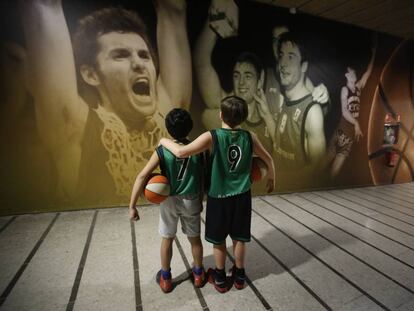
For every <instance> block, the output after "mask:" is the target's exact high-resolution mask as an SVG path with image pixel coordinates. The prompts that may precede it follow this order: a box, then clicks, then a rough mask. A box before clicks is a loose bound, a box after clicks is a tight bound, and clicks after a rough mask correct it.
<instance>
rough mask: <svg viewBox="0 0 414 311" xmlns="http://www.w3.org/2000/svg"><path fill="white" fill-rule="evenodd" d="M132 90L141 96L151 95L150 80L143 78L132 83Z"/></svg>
mask: <svg viewBox="0 0 414 311" xmlns="http://www.w3.org/2000/svg"><path fill="white" fill-rule="evenodd" d="M132 91H133V92H134V94H135V95H139V96H149V95H150V87H149V83H148V80H146V79H142V80H138V81H136V82H134V84H133V85H132Z"/></svg>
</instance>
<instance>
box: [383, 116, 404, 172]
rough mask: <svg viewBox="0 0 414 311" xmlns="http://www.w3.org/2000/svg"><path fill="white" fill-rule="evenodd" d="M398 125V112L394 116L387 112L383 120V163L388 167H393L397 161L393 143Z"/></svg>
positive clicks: (396, 139)
mask: <svg viewBox="0 0 414 311" xmlns="http://www.w3.org/2000/svg"><path fill="white" fill-rule="evenodd" d="M399 127H400V114H398V113H397V114H396V115H395V118H394V117H393V115H392V114H391V113H387V114H386V115H385V120H384V140H383V147H384V148H385V149H386V152H385V164H386V165H387V166H388V167H394V166H395V165H396V164H397V162H398V158H399V155H398V153H397V151H396V150H395V148H394V145H395V144H396V143H397V141H398V134H399Z"/></svg>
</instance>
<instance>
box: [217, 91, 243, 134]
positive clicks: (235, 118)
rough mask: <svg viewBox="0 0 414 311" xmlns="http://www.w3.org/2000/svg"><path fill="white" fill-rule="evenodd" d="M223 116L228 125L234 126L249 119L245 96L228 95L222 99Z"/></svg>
mask: <svg viewBox="0 0 414 311" xmlns="http://www.w3.org/2000/svg"><path fill="white" fill-rule="evenodd" d="M220 110H221V117H222V119H223V121H224V123H226V124H227V125H228V126H230V127H231V128H234V127H236V126H238V125H240V124H242V123H243V122H244V121H245V120H246V119H247V114H248V108H247V103H246V101H245V100H244V99H243V98H240V97H238V96H234V95H231V96H227V97H225V98H223V99H222V100H221V106H220Z"/></svg>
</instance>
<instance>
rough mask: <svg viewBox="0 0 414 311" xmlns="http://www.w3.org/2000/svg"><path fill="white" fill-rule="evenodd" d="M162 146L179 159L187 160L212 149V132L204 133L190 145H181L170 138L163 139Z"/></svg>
mask: <svg viewBox="0 0 414 311" xmlns="http://www.w3.org/2000/svg"><path fill="white" fill-rule="evenodd" d="M160 144H161V145H162V146H164V147H165V148H167V149H168V150H170V151H171V152H172V153H173V154H174V155H175V156H176V157H177V158H186V157H189V156H192V155H194V154H198V153H200V152H203V151H206V150H207V149H210V148H211V144H212V138H211V134H210V132H204V133H203V134H201V135H200V136H198V137H197V138H196V139H195V140H194V141H193V142H191V143H189V144H188V145H180V144H177V143H176V142H174V141H172V140H171V139H168V138H161V140H160Z"/></svg>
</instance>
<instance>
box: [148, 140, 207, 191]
mask: <svg viewBox="0 0 414 311" xmlns="http://www.w3.org/2000/svg"><path fill="white" fill-rule="evenodd" d="M156 151H157V154H158V158H159V159H160V168H161V173H162V174H163V175H165V176H166V177H167V178H168V181H169V183H170V195H183V194H198V193H199V192H200V190H201V175H202V167H203V156H202V155H201V154H198V155H193V156H190V157H188V158H177V157H176V156H175V155H174V154H173V153H171V152H170V151H169V150H168V149H167V148H164V147H163V146H158V147H157V149H156Z"/></svg>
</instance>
